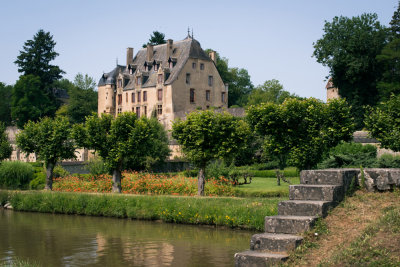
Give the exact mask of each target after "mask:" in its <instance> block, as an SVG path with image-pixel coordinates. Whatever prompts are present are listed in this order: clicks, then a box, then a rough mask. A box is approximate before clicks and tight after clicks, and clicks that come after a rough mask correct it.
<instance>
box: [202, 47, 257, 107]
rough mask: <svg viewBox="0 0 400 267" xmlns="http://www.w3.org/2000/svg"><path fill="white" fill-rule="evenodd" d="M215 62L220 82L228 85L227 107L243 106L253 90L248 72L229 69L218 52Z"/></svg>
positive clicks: (226, 60)
mask: <svg viewBox="0 0 400 267" xmlns="http://www.w3.org/2000/svg"><path fill="white" fill-rule="evenodd" d="M211 51H212V49H206V50H205V52H206V53H209V52H211ZM216 61H217V63H216V67H217V70H218V73H219V75H220V76H221V79H222V81H223V82H224V83H227V84H228V85H229V90H228V106H229V107H230V106H241V107H242V106H245V105H246V103H247V98H248V96H249V94H250V92H251V91H252V90H253V88H254V85H253V84H252V82H251V80H250V75H249V73H248V71H247V70H246V69H242V68H229V67H228V59H227V58H225V57H221V56H220V55H219V53H218V52H216Z"/></svg>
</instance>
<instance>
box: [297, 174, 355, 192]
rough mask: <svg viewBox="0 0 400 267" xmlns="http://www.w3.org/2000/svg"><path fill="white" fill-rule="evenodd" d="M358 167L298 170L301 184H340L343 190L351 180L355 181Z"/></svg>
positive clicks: (348, 186) (347, 187)
mask: <svg viewBox="0 0 400 267" xmlns="http://www.w3.org/2000/svg"><path fill="white" fill-rule="evenodd" d="M359 173H360V170H359V169H324V170H303V171H301V172H300V183H301V184H319V185H342V186H343V189H344V192H346V191H347V190H348V189H349V188H350V184H351V183H352V181H354V182H355V183H357V176H358V174H359Z"/></svg>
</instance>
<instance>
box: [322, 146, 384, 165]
mask: <svg viewBox="0 0 400 267" xmlns="http://www.w3.org/2000/svg"><path fill="white" fill-rule="evenodd" d="M376 154H377V149H376V147H375V146H373V145H362V144H360V143H352V142H351V143H347V142H343V143H341V144H339V145H337V146H336V147H334V148H332V149H331V150H330V151H329V156H328V158H327V159H325V160H324V161H322V162H321V163H320V164H318V168H320V169H326V168H343V167H354V168H359V167H360V166H363V167H373V166H374V165H375V164H376V160H377V159H376Z"/></svg>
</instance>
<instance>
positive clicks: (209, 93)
mask: <svg viewBox="0 0 400 267" xmlns="http://www.w3.org/2000/svg"><path fill="white" fill-rule="evenodd" d="M210 95H211V92H210V90H206V100H207V101H210Z"/></svg>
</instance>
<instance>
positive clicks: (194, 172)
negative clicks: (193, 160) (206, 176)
mask: <svg viewBox="0 0 400 267" xmlns="http://www.w3.org/2000/svg"><path fill="white" fill-rule="evenodd" d="M182 174H183V176H185V177H197V175H198V174H199V169H197V168H195V169H186V170H184V171H183V172H182Z"/></svg>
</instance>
